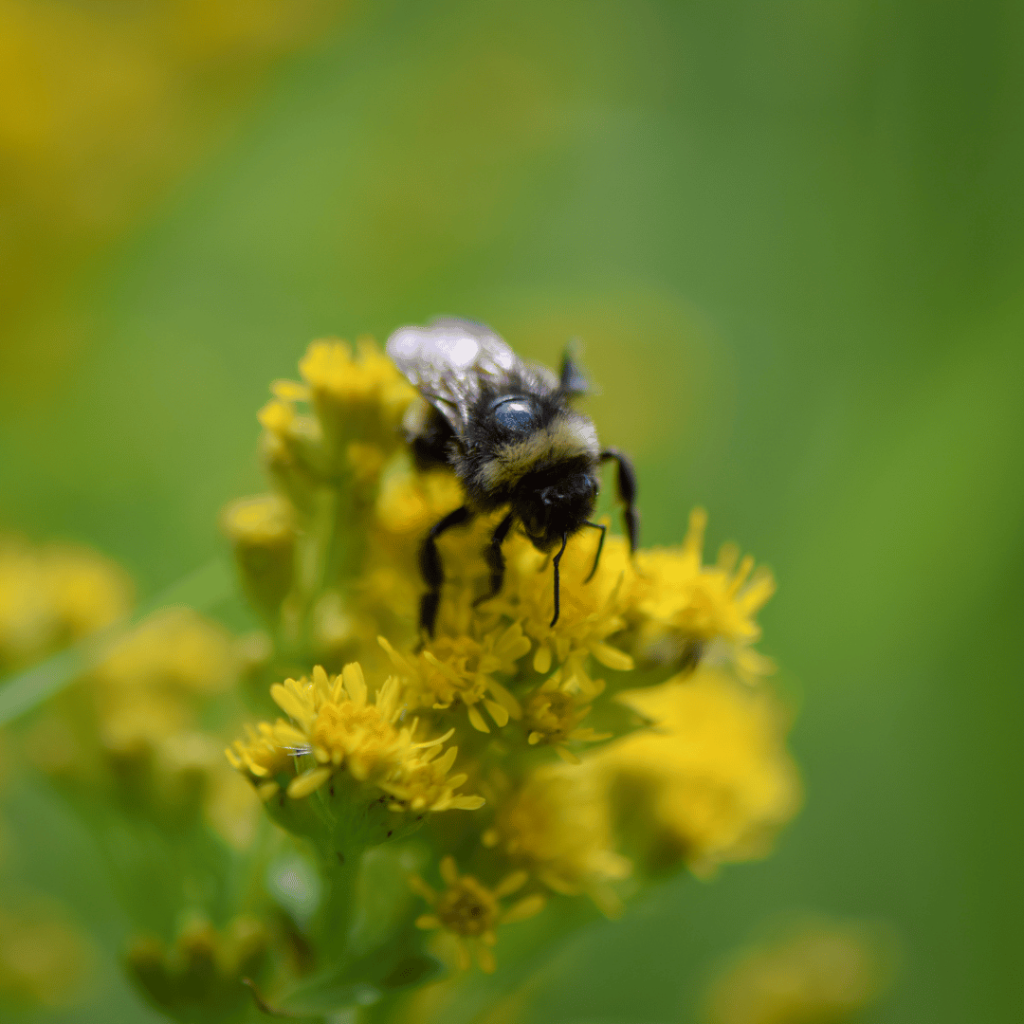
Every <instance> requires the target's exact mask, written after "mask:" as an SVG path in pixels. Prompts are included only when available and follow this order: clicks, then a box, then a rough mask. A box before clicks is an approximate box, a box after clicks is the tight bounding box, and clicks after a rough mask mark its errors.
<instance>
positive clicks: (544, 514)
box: [515, 471, 598, 551]
mask: <svg viewBox="0 0 1024 1024" xmlns="http://www.w3.org/2000/svg"><path fill="white" fill-rule="evenodd" d="M544 475H545V477H547V479H535V480H533V481H531V480H530V479H529V478H527V479H524V480H523V482H522V485H521V486H520V488H519V493H518V495H517V500H516V502H515V504H516V507H517V511H518V513H519V516H520V518H521V519H522V522H523V527H524V528H525V530H526V534H527V536H528V537H529V538H530V540H531V541H533V544H534V546H535V547H536V548H538V550H540V551H550V550H551V548H553V547H554V546H555V545H556V544H560V543H561V542H562V538H563V537H564V536H565V535H566V534H569V535H571V534H574V533H576V531H577V530H579V529H580V528H581V527H582V526H583V524H584V523H585V522H586V521H587V520H588V519H589V518H590V517H591V516H592V515H593V514H594V505H595V504H596V502H597V489H598V484H597V478H596V477H595V476H594V475H593V474H592V473H590V472H589V471H576V472H561V473H550V472H549V473H546V474H544Z"/></svg>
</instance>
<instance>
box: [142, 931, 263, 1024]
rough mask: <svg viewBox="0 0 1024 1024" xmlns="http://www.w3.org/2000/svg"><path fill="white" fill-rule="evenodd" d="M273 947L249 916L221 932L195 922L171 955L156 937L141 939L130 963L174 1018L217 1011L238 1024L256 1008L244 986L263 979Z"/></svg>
mask: <svg viewBox="0 0 1024 1024" xmlns="http://www.w3.org/2000/svg"><path fill="white" fill-rule="evenodd" d="M269 946H270V934H269V932H268V931H267V928H266V926H265V925H263V924H262V923H261V922H260V921H258V920H256V919H255V918H253V917H249V916H248V915H240V916H238V917H235V918H232V919H231V920H230V921H229V922H228V923H227V925H226V926H225V927H224V928H223V929H221V930H218V929H216V928H215V927H214V926H213V925H212V924H211V923H210V922H209V921H208V920H206V919H205V918H203V917H198V916H193V917H191V918H189V919H188V920H186V921H185V923H184V924H183V925H182V927H181V928H180V929H179V931H178V934H177V936H176V938H175V941H174V943H173V945H172V946H171V948H170V949H167V948H166V947H165V946H164V943H163V942H162V941H161V940H160V939H158V938H156V937H155V936H151V935H140V936H136V938H135V939H134V941H133V942H132V944H131V947H130V948H129V950H128V956H127V958H126V960H127V967H128V969H129V971H130V972H131V973H132V975H133V976H134V977H135V980H136V981H137V982H138V983H139V984H140V985H141V986H142V988H143V989H144V990H145V991H146V992H147V993H148V994H149V996H150V997H151V998H152V999H153V1000H154V1002H156V1003H157V1004H158V1005H159V1006H161V1007H163V1008H164V1009H166V1010H169V1011H170V1012H171V1013H172V1014H174V1015H175V1016H178V1014H181V1013H182V1012H184V1013H186V1014H187V1015H188V1016H189V1017H191V1016H192V1014H193V1013H194V1008H195V1007H196V1006H199V1007H204V1008H205V1007H209V1006H216V1007H219V1008H220V1012H221V1013H222V1014H224V1015H226V1016H227V1017H230V1018H233V1017H234V1016H235V1015H236V1014H237V1013H238V1011H239V1010H241V1009H243V1008H245V1007H246V1006H247V1005H248V1004H249V1003H250V1002H251V996H250V994H249V992H248V990H247V989H246V988H245V986H244V985H243V984H242V980H243V979H244V978H248V979H249V980H250V982H251V981H252V980H253V979H256V978H258V977H259V975H260V973H261V972H262V970H263V967H264V964H265V962H266V959H267V951H268V948H269Z"/></svg>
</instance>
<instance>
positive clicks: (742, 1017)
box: [708, 921, 893, 1024]
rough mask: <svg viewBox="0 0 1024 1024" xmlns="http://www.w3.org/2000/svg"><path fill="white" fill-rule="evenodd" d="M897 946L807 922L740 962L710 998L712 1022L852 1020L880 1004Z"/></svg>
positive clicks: (883, 938) (874, 934)
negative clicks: (870, 1007) (858, 1014)
mask: <svg viewBox="0 0 1024 1024" xmlns="http://www.w3.org/2000/svg"><path fill="white" fill-rule="evenodd" d="M891 946H892V942H891V939H889V937H888V936H887V935H885V934H883V933H881V932H879V931H877V930H876V929H873V928H870V927H865V926H863V925H858V924H839V923H833V922H821V921H814V922H805V923H801V924H798V925H796V926H794V927H792V928H790V929H789V931H788V932H786V933H783V934H782V935H780V936H779V937H778V938H776V939H775V940H774V941H773V942H770V943H768V944H766V945H764V946H760V947H758V948H753V949H750V950H748V951H746V952H745V953H743V954H741V955H740V956H738V957H737V958H736V960H735V962H734V963H733V964H732V965H731V966H730V967H729V968H727V969H726V970H725V971H724V972H723V973H722V974H721V975H720V976H719V977H718V978H717V979H716V981H715V983H714V985H713V986H712V988H711V991H710V993H709V998H708V1018H709V1019H710V1021H711V1022H712V1024H805V1022H807V1021H815V1022H817V1021H820V1022H822V1024H831V1022H839V1021H846V1020H850V1019H852V1018H853V1016H854V1015H855V1014H857V1013H858V1012H859V1011H861V1010H863V1009H864V1008H865V1007H867V1006H868V1005H870V1004H871V1003H872V1002H874V1000H875V999H877V998H878V996H879V994H880V993H881V991H882V989H883V988H884V987H885V984H886V982H887V980H888V975H889V974H890V973H891V964H890V963H889V961H891V960H892V953H893V951H892V949H891Z"/></svg>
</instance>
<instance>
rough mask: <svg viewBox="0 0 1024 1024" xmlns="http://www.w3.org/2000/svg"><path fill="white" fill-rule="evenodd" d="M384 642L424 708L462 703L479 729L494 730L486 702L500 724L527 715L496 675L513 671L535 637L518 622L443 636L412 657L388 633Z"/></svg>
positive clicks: (437, 707)
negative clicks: (471, 633)
mask: <svg viewBox="0 0 1024 1024" xmlns="http://www.w3.org/2000/svg"><path fill="white" fill-rule="evenodd" d="M378 642H379V643H380V645H381V647H383V648H384V650H385V651H386V652H387V654H388V656H389V657H390V658H391V661H392V664H393V665H394V667H395V669H396V670H397V671H398V673H399V676H400V678H401V679H402V682H403V683H404V684H405V686H406V690H407V693H408V695H409V697H410V699H411V700H413V701H417V702H418V706H420V707H430V708H435V709H438V710H446V709H448V708H450V707H451V706H452V705H453V704H456V703H458V704H462V705H464V706H465V708H466V712H467V714H468V716H469V721H470V724H471V725H472V726H473V728H474V729H476V730H478V731H479V732H490V731H491V730H490V727H489V726H488V724H487V722H486V721H485V720H484V717H483V715H481V713H480V709H479V708H478V706H477V705H480V704H482V705H483V706H484V707H485V708H486V709H487V713H488V714H489V715H490V716H491V719H492V720H493V721H494V722H495V724H496V725H499V726H504V725H507V724H508V720H509V718H510V717H511V718H516V719H518V718H520V717H521V716H522V710H521V708H520V707H519V702H518V701H517V700H516V698H515V697H513V696H512V694H511V693H510V692H509V691H508V689H507V688H506V687H505V686H504V685H503V684H502V683H500V682H499V681H498V680H497V679H496V678H495V675H496V674H502V675H506V676H509V675H513V674H514V673H515V671H516V662H517V661H518V660H519V659H520V658H522V657H523V655H525V654H527V653H528V652H529V650H530V641H529V640H527V639H526V637H524V636H523V632H522V629H521V628H520V626H519V625H518V624H516V623H514V624H513V625H511V626H505V625H504V624H501V625H499V626H498V627H497V628H494V629H490V630H487V631H486V632H483V634H482V636H481V637H480V639H474V638H473V637H469V636H461V637H447V636H442V637H439V638H437V639H436V640H432V641H431V642H430V643H429V644H427V645H426V646H425V647H424V649H423V650H421V651H420V652H419V653H418V654H416V655H413V656H410V657H403V656H402V655H401V654H399V653H398V651H396V650H395V648H394V647H392V646H391V644H389V643H388V641H387V640H385V639H384V638H383V637H379V638H378Z"/></svg>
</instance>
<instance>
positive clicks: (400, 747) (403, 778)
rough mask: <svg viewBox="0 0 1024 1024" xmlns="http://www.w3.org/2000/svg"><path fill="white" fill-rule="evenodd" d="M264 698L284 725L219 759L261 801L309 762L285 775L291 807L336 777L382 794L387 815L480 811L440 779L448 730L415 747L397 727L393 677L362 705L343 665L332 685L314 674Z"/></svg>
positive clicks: (361, 686) (354, 667)
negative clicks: (247, 781)
mask: <svg viewBox="0 0 1024 1024" xmlns="http://www.w3.org/2000/svg"><path fill="white" fill-rule="evenodd" d="M271 696H272V697H273V698H274V700H275V701H276V703H277V704H278V706H279V707H280V708H281V710H282V711H284V712H285V713H286V714H287V715H288V716H289V717H290V718H291V720H292V721H291V723H288V722H285V721H283V720H278V722H277V723H276V724H274V725H269V724H268V723H265V722H264V723H261V724H260V725H259V727H258V730H259V731H258V732H253V731H252V730H250V733H249V741H248V742H242V741H237V742H236V743H235V744H234V746H233V747H232V748H230V749H229V750H228V751H227V756H228V759H229V761H230V762H231V763H232V764H233V765H234V766H235V767H236V768H237V769H238V770H240V771H242V772H244V773H245V774H247V775H248V776H249V777H250V778H251V779H252V780H253V782H254V783H255V784H256V785H257V788H258V791H259V793H260V795H261V796H262V797H263V798H264V799H268V798H269V797H271V796H273V795H274V794H275V793H276V792H277V789H276V788H274V786H275V779H274V778H273V777H274V776H277V777H280V776H281V775H282V774H284V773H285V772H286V771H288V770H289V769H290V767H291V764H292V762H293V760H294V759H295V758H297V757H301V756H304V755H309V756H311V757H312V760H313V763H312V765H311V766H310V767H308V768H306V769H305V770H304V771H302V772H300V773H298V774H293V775H292V777H291V778H290V781H289V782H288V784H287V795H288V797H289V798H291V799H293V800H297V799H301V798H302V797H306V796H309V794H310V793H313V792H315V791H316V790H318V789H320V787H321V786H323V785H324V784H325V783H326V782H327V781H328V780H329V779H331V778H332V777H334V776H335V775H336V774H338V773H339V772H343V773H345V775H346V776H348V777H350V778H351V779H353V780H355V782H357V783H360V784H363V783H365V784H368V785H370V786H373V787H376V789H378V790H379V791H381V792H383V793H384V794H385V795H386V797H387V803H388V804H389V806H391V807H392V808H393V809H395V810H412V811H441V810H448V809H450V808H457V809H464V810H472V809H475V808H477V807H480V806H481V805H482V803H483V800H482V798H480V797H475V796H463V795H459V794H456V793H455V792H454V790H455V789H457V788H458V787H459V786H461V785H462V784H463V783H464V782H465V781H466V779H467V776H466V775H464V774H460V775H454V776H451V777H449V776H448V771H449V770H450V769H451V767H452V764H453V763H454V761H455V757H456V750H455V748H451V749H449V750H448V751H447V752H446V753H445V754H444V755H440V749H441V746H442V745H443V744H444V742H445V741H446V740H447V739H449V738H450V737H451V735H452V732H453V730H449V732H447V733H446V734H445V735H443V736H439V737H437V738H435V739H429V740H417V739H416V738H415V732H416V728H417V722H416V720H413V722H412V723H411V724H410V725H404V726H402V725H399V724H398V722H399V719H400V718H401V717H402V715H403V712H404V704H403V703H402V702H401V700H400V696H401V693H400V689H399V683H398V680H397V679H395V678H394V677H391V678H389V679H387V680H386V681H385V682H384V684H383V685H382V686H381V687H380V688H379V689H378V691H377V694H376V697H375V699H374V702H373V703H370V702H369V700H368V689H367V686H366V680H365V678H364V676H363V670H362V668H361V667H360V666H359V665H358V664H351V665H346V666H345V668H344V670H343V671H342V673H341V674H340V675H338V676H333V677H332V676H329V675H328V674H327V673H326V672H325V671H324V669H323V668H322V667H320V666H317V667H316V668H314V670H313V678H312V679H311V680H310V679H307V678H302V679H299V680H295V679H288V680H286V681H285V682H284V684H275V685H274V686H273V687H272V688H271Z"/></svg>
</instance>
